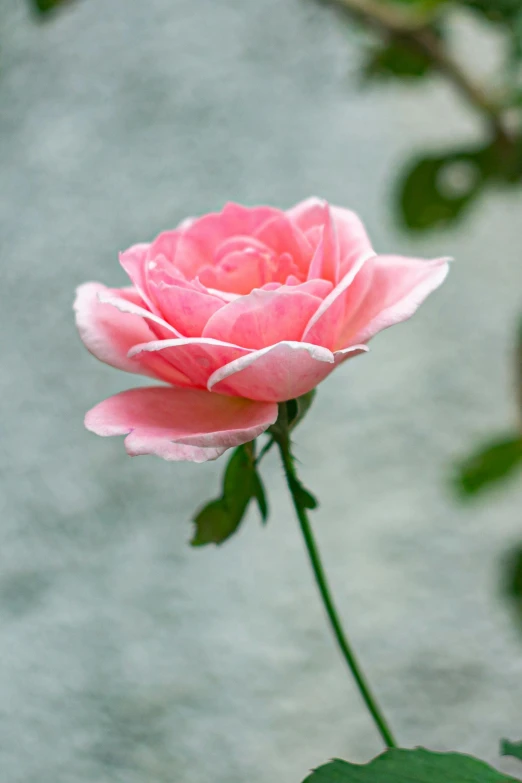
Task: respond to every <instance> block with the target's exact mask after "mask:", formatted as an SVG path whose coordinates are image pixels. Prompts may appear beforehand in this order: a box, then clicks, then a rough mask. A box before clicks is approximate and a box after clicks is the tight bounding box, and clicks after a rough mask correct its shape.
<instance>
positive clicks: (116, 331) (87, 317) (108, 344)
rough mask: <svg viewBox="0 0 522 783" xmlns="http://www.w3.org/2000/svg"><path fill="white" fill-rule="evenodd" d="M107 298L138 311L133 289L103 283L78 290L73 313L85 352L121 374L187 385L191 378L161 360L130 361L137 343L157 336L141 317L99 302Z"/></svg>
mask: <svg viewBox="0 0 522 783" xmlns="http://www.w3.org/2000/svg"><path fill="white" fill-rule="evenodd" d="M104 295H105V296H107V297H115V298H117V299H118V301H121V302H126V303H127V304H128V305H129V307H130V308H133V307H138V304H137V303H138V302H139V301H140V297H139V295H138V294H137V293H136V292H134V291H133V289H119V290H114V289H112V290H111V289H109V288H106V287H105V286H104V285H101V283H84V284H83V285H81V286H79V288H78V289H77V292H76V300H75V302H74V309H75V311H76V325H77V327H78V331H79V333H80V337H81V339H82V341H83V343H84V345H85V346H86V348H87V349H88V350H89V351H90V352H91V353H92V354H94V356H96V358H97V359H100V360H101V361H102V362H105V363H106V364H110V365H111V366H112V367H117V368H118V369H119V370H125V371H126V372H134V373H139V374H141V375H148V376H150V377H152V378H159V379H160V380H166V381H168V382H169V383H174V384H181V385H187V384H188V383H189V381H188V378H187V377H186V376H185V375H184V374H183V373H182V372H178V371H176V370H174V369H173V368H172V367H170V366H169V365H168V363H167V362H166V361H165V360H164V359H163V358H162V357H157V358H156V359H154V357H149V356H146V357H138V358H131V357H129V356H128V355H127V354H128V352H129V351H130V349H131V348H132V347H133V346H134V345H136V343H143V342H147V341H149V340H153V339H154V335H153V333H152V332H151V330H150V329H149V327H148V326H147V323H146V322H145V321H144V320H143V318H141V317H140V315H136V314H131V313H128V312H126V313H122V312H120V310H118V309H116V308H115V307H113V306H112V305H110V304H104V303H102V302H100V296H104ZM158 359H159V361H158Z"/></svg>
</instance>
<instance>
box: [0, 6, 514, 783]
mask: <svg viewBox="0 0 522 783" xmlns="http://www.w3.org/2000/svg"><path fill="white" fill-rule="evenodd" d="M0 8H1V18H0V37H1V50H0V243H1V258H2V262H1V263H2V308H1V310H0V319H1V322H2V336H3V341H2V345H3V347H2V373H1V376H0V384H1V400H2V414H1V424H0V426H1V430H2V433H1V444H2V448H1V455H0V459H1V461H2V473H1V475H2V490H1V495H0V502H1V516H0V538H1V541H0V561H1V565H0V769H1V773H0V779H1V780H2V782H3V781H6V783H94V781H95V782H96V783H109V781H111V783H112V781H118V782H120V781H121V783H144V782H145V781H147V783H149V781H150V783H153V781H169V782H170V781H176V783H178V781H179V783H185V782H186V783H210V782H211V783H245V781H249V783H272V782H273V781H275V780H277V781H281V782H282V783H283V782H284V783H286V782H288V783H300V781H301V780H302V778H303V777H304V776H305V774H306V772H307V770H308V769H309V768H310V767H311V766H313V765H316V764H318V763H320V762H322V761H326V760H327V759H328V758H329V757H331V756H349V757H351V758H353V759H355V760H364V759H365V758H367V757H369V756H370V755H371V754H373V753H375V752H377V751H378V750H379V743H378V738H377V737H376V735H375V731H374V729H373V728H372V726H371V724H370V722H369V719H368V718H367V717H366V715H365V714H364V711H363V709H362V707H361V704H360V702H359V698H358V695H357V693H356V692H355V690H354V688H353V686H352V684H351V682H350V681H349V679H348V677H346V676H345V674H344V671H343V668H342V662H341V660H340V658H339V656H338V654H337V651H336V649H335V647H334V644H333V641H332V639H331V638H330V635H329V633H328V631H327V629H326V627H325V623H324V621H323V615H322V610H321V607H320V605H319V602H318V599H317V596H316V593H315V588H314V585H313V582H312V579H311V575H310V573H309V569H308V564H307V562H306V557H305V553H304V551H303V546H302V543H301V540H300V538H299V532H298V529H297V526H296V524H295V522H294V520H293V517H292V514H291V510H290V507H289V503H288V500H287V498H286V495H285V491H284V486H283V482H282V480H281V471H280V468H279V466H278V465H277V462H276V461H275V459H274V460H267V463H266V467H265V469H264V472H265V476H266V480H267V484H268V485H269V487H270V500H271V505H272V516H271V520H270V524H269V526H268V528H267V529H262V528H261V526H260V524H259V520H258V519H257V518H256V515H255V513H252V515H251V516H250V517H249V520H248V524H246V525H245V526H244V527H243V529H242V530H241V532H240V534H239V535H238V536H237V537H236V538H235V539H233V540H232V541H230V543H228V544H227V545H226V546H224V547H223V548H222V549H220V550H216V549H211V548H209V549H205V550H202V551H193V550H191V549H190V548H189V547H188V546H187V545H186V542H187V540H188V538H189V535H190V532H191V530H190V524H189V519H190V516H191V513H192V512H193V509H194V508H195V506H196V505H197V504H198V503H199V502H200V501H201V499H202V498H203V497H207V496H209V495H210V494H211V493H212V492H214V491H215V489H216V487H217V483H218V477H219V475H220V471H221V468H222V464H221V463H219V462H218V463H215V464H212V465H207V466H194V465H183V464H179V465H176V464H167V463H163V462H161V461H160V460H156V459H154V458H139V459H134V460H131V459H129V458H127V457H126V456H125V454H124V451H123V447H122V444H121V442H119V441H117V440H110V441H107V440H102V439H98V438H96V437H94V436H92V435H90V434H88V433H87V432H85V431H84V430H83V427H82V417H83V414H84V412H85V410H86V409H87V408H88V407H90V406H91V405H93V404H94V403H96V402H97V401H99V400H100V399H103V398H104V397H106V396H109V395H110V394H111V393H114V392H116V391H118V390H121V389H124V388H128V387H129V386H131V385H132V384H134V383H136V382H139V381H135V379H134V378H133V377H132V376H126V375H124V374H123V373H118V372H117V371H115V370H111V369H109V368H107V367H104V366H102V365H101V364H98V363H97V362H96V361H95V360H94V359H92V358H91V357H90V356H89V355H88V353H87V352H86V351H85V350H84V349H83V348H82V346H81V345H80V342H79V340H78V338H77V336H76V334H75V331H74V328H73V323H72V313H71V301H72V296H73V290H74V287H75V286H76V285H77V284H79V283H81V282H83V281H84V280H86V279H99V280H103V281H104V282H106V283H108V284H114V285H120V284H122V283H123V281H124V275H123V273H122V271H121V270H120V269H119V267H118V264H117V252H118V250H121V249H123V248H125V247H126V246H127V245H129V244H130V243H132V242H135V241H139V240H142V239H147V238H150V237H152V236H153V235H154V234H155V233H156V232H157V231H158V230H159V229H161V228H165V227H168V226H171V225H173V224H175V223H176V222H177V221H179V220H180V219H181V218H183V217H184V216H186V215H188V214H195V213H199V212H202V211H205V210H209V209H217V208H219V207H220V206H221V205H222V204H223V203H224V202H225V201H226V200H228V199H234V200H239V201H244V202H246V203H256V202H270V203H274V204H277V205H281V206H287V205H290V204H291V203H293V202H295V201H297V200H299V199H301V198H302V197H304V196H306V195H308V194H311V193H316V194H318V195H322V196H325V197H326V198H328V199H329V200H331V201H333V202H337V203H340V204H344V205H347V206H354V207H356V208H357V209H358V210H359V211H360V213H361V214H362V216H363V217H364V219H365V221H366V222H367V224H368V226H369V229H370V232H371V234H372V237H373V239H374V241H375V244H376V246H377V248H378V249H380V250H383V251H391V250H396V251H401V252H409V253H417V254H419V255H440V254H445V253H449V254H451V255H454V256H455V257H456V258H457V263H456V264H455V265H454V266H453V268H452V271H451V275H450V277H449V279H448V282H447V283H446V284H445V286H444V287H443V289H441V291H440V292H438V293H437V294H436V295H435V296H434V297H433V298H432V299H430V301H429V303H428V304H427V305H426V306H425V307H424V308H423V309H422V311H421V312H419V314H418V315H417V316H416V318H415V319H414V321H411V322H409V323H408V324H405V325H403V326H400V327H397V328H396V329H394V330H392V331H389V332H386V333H385V334H383V335H381V336H380V337H378V338H377V339H376V340H375V343H374V344H373V350H372V352H371V353H370V354H369V355H368V356H364V357H361V358H358V359H356V360H354V361H353V362H350V363H348V364H346V365H345V366H344V367H343V369H342V370H340V371H339V372H338V373H337V374H336V375H335V376H333V377H332V378H330V379H329V380H328V381H327V382H325V384H324V385H323V387H321V393H320V394H319V396H318V400H317V403H316V405H315V410H314V413H313V415H311V416H310V417H309V419H308V420H307V422H306V423H305V424H304V425H303V426H302V429H301V430H300V431H299V434H298V437H297V443H298V453H299V456H300V458H301V460H302V463H303V464H302V472H303V475H304V477H305V480H306V481H307V483H308V484H309V485H310V487H311V488H312V489H313V490H314V492H316V493H317V494H318V496H319V497H320V499H321V508H320V510H319V511H318V512H316V513H314V515H313V518H314V523H315V526H316V529H317V534H318V537H319V540H320V544H321V546H322V549H323V551H324V557H325V560H326V563H327V565H328V568H329V570H330V573H331V578H332V582H333V585H334V588H335V592H336V595H337V597H338V602H339V606H340V607H341V609H342V613H343V616H344V617H345V619H346V622H347V625H348V627H349V628H350V630H351V635H352V637H353V641H354V643H355V644H356V646H357V648H358V650H359V652H360V654H361V656H362V658H363V660H364V661H365V662H366V668H367V670H368V673H369V675H370V676H371V678H372V680H373V681H374V682H375V684H376V689H377V691H378V693H379V695H380V697H381V698H382V701H383V704H384V706H385V708H386V710H387V712H388V714H389V716H390V719H391V720H392V722H393V724H394V725H395V727H396V732H397V735H398V736H399V738H400V739H401V741H402V742H403V743H404V744H407V745H414V744H423V745H428V746H430V747H433V748H436V749H444V748H452V747H455V748H459V749H461V750H466V751H471V752H476V753H478V754H480V755H482V756H484V757H487V758H489V759H491V760H493V759H494V758H495V757H496V754H497V738H499V737H500V736H502V735H509V736H512V737H513V738H515V737H519V736H520V735H522V723H521V703H522V676H521V675H522V639H521V638H520V637H519V636H517V633H516V630H515V628H514V626H513V625H512V618H510V616H509V614H508V613H507V610H506V607H505V606H504V604H503V603H502V602H501V600H500V598H499V595H498V579H499V562H500V559H501V556H502V554H503V552H504V551H505V550H506V549H507V548H508V547H509V545H510V544H511V543H513V542H515V541H517V540H518V539H519V538H521V537H522V525H521V513H520V508H521V502H522V490H521V488H520V487H517V486H516V484H515V485H514V486H513V487H512V488H511V490H510V491H509V492H505V493H503V494H499V495H494V496H493V495H492V496H491V497H490V498H488V500H487V501H486V502H485V503H482V504H480V505H478V506H477V507H473V508H462V507H461V506H459V505H458V504H457V503H456V502H455V500H454V499H453V498H452V496H451V493H450V492H449V491H448V485H447V475H448V470H449V467H450V465H451V462H452V460H454V459H455V457H456V456H457V455H459V454H461V453H463V452H465V451H466V450H467V449H468V447H470V446H471V445H472V444H474V443H475V442H476V440H478V439H480V438H481V437H482V436H487V434H488V433H489V432H490V431H497V430H503V429H504V428H507V427H508V424H509V422H510V417H512V416H513V415H514V414H513V411H512V401H511V399H510V380H511V379H510V374H509V366H508V360H509V358H510V351H511V341H512V335H513V329H514V325H515V323H516V319H517V315H518V313H519V310H520V309H521V305H522V264H521V251H522V240H521V234H520V222H521V221H520V214H521V212H520V211H521V206H522V199H521V197H520V195H517V194H516V193H514V194H502V193H495V194H492V195H490V196H489V197H488V198H487V199H485V200H483V201H481V202H480V204H479V205H478V206H477V207H476V208H475V210H474V212H473V213H472V215H471V217H470V218H469V219H468V221H467V222H465V223H464V224H463V225H462V227H461V228H460V229H459V230H458V231H457V232H448V233H445V234H437V235H431V236H430V237H429V239H427V238H423V239H422V240H420V239H417V240H416V241H415V242H414V241H413V240H412V239H410V238H408V237H406V236H405V235H404V234H400V233H399V232H398V231H397V230H396V228H395V226H394V224H393V221H392V219H391V212H390V192H391V187H392V182H393V178H394V176H395V174H396V172H397V169H398V167H399V166H400V165H401V163H402V162H403V161H404V159H405V157H407V156H408V155H409V154H410V153H411V152H412V150H415V149H419V150H421V149H422V148H423V147H425V146H426V145H428V146H429V145H431V146H432V147H433V148H435V149H437V148H440V147H442V146H443V145H444V144H447V143H454V142H455V140H457V139H459V138H463V139H464V138H466V137H467V136H468V135H469V134H471V135H472V134H473V133H474V132H476V131H475V125H474V118H473V117H472V116H470V114H469V113H468V112H467V110H465V109H464V108H463V107H461V106H460V105H459V104H458V102H457V101H456V99H455V98H454V96H453V95H452V94H451V93H450V92H449V90H447V89H446V88H445V87H444V86H443V85H441V84H440V83H437V82H434V83H433V85H432V86H430V87H429V88H421V89H420V90H419V91H416V90H405V89H402V88H401V89H398V90H395V89H392V88H387V89H384V90H377V91H370V92H367V91H365V92H362V91H360V90H359V89H358V88H357V87H356V86H355V81H354V79H353V75H354V72H355V69H356V66H357V62H358V58H357V47H356V45H355V43H354V40H353V38H352V36H350V34H349V32H348V29H347V28H346V27H345V26H341V25H340V24H339V20H338V19H337V18H336V17H335V15H333V14H332V13H331V12H329V11H328V10H327V9H326V8H324V7H321V6H318V5H315V4H314V3H313V2H307V1H306V0H263V2H254V1H253V0H247V1H246V2H239V1H238V0H220V2H217V1H216V0H177V2H174V1H173V0H148V2H146V3H145V2H139V1H138V0H111V2H110V3H109V2H106V0H83V1H82V2H78V3H77V4H75V5H71V7H70V8H69V9H67V10H66V11H65V12H64V13H62V14H60V15H59V16H58V17H57V18H56V19H54V20H53V21H52V22H50V23H48V24H44V25H37V24H35V23H34V20H32V19H31V18H30V17H29V15H28V14H27V9H26V7H25V5H24V3H23V2H22V1H21V0H2V2H1V3H0ZM463 33H464V34H465V36H466V47H467V49H468V50H469V52H471V54H473V51H474V48H473V47H474V46H475V44H474V41H475V39H474V37H473V35H474V33H469V31H466V30H464V31H463ZM475 51H476V57H477V58H478V56H479V55H478V49H477V48H476V47H475ZM480 59H481V60H482V55H481V57H480Z"/></svg>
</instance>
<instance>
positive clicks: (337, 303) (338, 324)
mask: <svg viewBox="0 0 522 783" xmlns="http://www.w3.org/2000/svg"><path fill="white" fill-rule="evenodd" d="M365 263H367V262H366V261H365V259H364V258H361V259H360V260H359V262H358V263H357V264H354V265H353V266H352V267H351V269H350V271H349V272H347V274H346V275H345V276H344V277H343V278H342V280H341V282H340V283H339V285H337V286H336V287H335V288H334V289H333V290H332V291H331V292H330V293H329V294H328V296H327V297H325V299H324V300H323V302H322V303H321V305H320V307H319V308H318V309H317V310H316V312H315V313H314V314H313V316H312V317H311V319H310V321H309V322H308V324H307V326H306V328H305V330H304V333H303V341H304V342H309V343H313V344H314V345H322V346H324V347H325V348H328V349H329V350H333V349H334V348H335V347H337V343H338V338H339V334H340V332H341V329H342V326H343V323H344V321H345V313H346V312H348V310H347V304H346V301H347V297H348V296H349V292H350V291H351V288H352V286H353V285H354V284H355V281H356V280H357V279H358V275H359V274H360V269H361V268H362V267H363V266H364V265H365Z"/></svg>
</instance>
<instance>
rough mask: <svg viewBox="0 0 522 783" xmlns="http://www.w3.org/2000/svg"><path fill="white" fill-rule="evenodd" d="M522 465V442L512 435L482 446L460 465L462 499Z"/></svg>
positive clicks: (458, 482) (457, 481) (458, 479)
mask: <svg viewBox="0 0 522 783" xmlns="http://www.w3.org/2000/svg"><path fill="white" fill-rule="evenodd" d="M521 466H522V440H521V438H520V436H518V435H517V436H508V437H507V438H501V439H499V440H496V441H494V442H493V443H489V444H487V445H486V446H482V447H481V448H480V449H479V450H478V451H477V452H475V453H474V454H472V455H471V456H469V457H467V458H466V459H465V460H464V462H462V463H461V465H460V466H458V469H457V474H456V476H455V487H456V489H457V491H458V492H459V493H460V494H461V495H462V496H471V495H476V494H477V493H479V492H481V491H482V490H484V489H487V488H489V487H490V486H491V485H492V484H496V483H498V482H499V481H501V480H504V479H507V478H508V477H509V476H511V475H512V474H514V473H515V471H516V470H517V469H518V468H520V467H521Z"/></svg>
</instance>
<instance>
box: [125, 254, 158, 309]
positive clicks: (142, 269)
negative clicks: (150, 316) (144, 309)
mask: <svg viewBox="0 0 522 783" xmlns="http://www.w3.org/2000/svg"><path fill="white" fill-rule="evenodd" d="M149 247H150V245H149V244H145V243H142V244H139V245H132V247H129V248H128V250H124V251H123V253H120V264H121V265H122V267H123V269H124V270H125V271H126V272H127V274H128V276H129V277H130V280H131V283H132V284H133V286H134V288H135V289H136V291H138V293H139V295H140V296H141V298H142V299H143V302H145V304H146V305H147V306H148V307H149V308H150V309H151V310H152V311H154V303H153V302H152V300H151V299H150V297H149V294H148V290H147V271H146V270H147V261H148V257H149V255H148V254H149Z"/></svg>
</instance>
